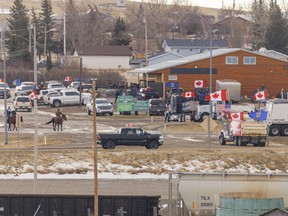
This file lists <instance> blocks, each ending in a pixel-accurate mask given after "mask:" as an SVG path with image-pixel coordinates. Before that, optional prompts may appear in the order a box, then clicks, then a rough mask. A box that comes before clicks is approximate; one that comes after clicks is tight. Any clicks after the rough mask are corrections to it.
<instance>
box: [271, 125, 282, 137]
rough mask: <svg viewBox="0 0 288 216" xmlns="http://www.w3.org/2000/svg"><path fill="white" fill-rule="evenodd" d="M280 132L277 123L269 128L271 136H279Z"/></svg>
mask: <svg viewBox="0 0 288 216" xmlns="http://www.w3.org/2000/svg"><path fill="white" fill-rule="evenodd" d="M279 134H280V128H279V127H278V126H277V125H272V126H271V127H270V129H269V135H270V136H278V135H279Z"/></svg>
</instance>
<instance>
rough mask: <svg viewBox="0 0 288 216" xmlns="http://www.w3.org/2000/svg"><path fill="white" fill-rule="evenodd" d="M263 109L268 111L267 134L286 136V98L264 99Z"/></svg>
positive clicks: (287, 104)
mask: <svg viewBox="0 0 288 216" xmlns="http://www.w3.org/2000/svg"><path fill="white" fill-rule="evenodd" d="M265 111H267V112H268V115H267V119H266V121H267V123H268V125H269V135H270V136H278V135H281V136H288V100H285V99H278V98H276V99H273V100H269V101H266V105H265Z"/></svg>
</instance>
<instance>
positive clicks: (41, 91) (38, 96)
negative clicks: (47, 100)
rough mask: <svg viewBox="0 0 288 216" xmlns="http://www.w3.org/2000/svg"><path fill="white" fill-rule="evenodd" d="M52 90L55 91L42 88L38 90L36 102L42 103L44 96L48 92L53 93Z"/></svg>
mask: <svg viewBox="0 0 288 216" xmlns="http://www.w3.org/2000/svg"><path fill="white" fill-rule="evenodd" d="M53 92H57V91H55V90H48V89H42V90H40V91H39V94H38V95H37V101H38V103H44V97H45V96H46V95H47V94H49V93H53Z"/></svg>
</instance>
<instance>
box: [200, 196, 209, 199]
mask: <svg viewBox="0 0 288 216" xmlns="http://www.w3.org/2000/svg"><path fill="white" fill-rule="evenodd" d="M200 198H201V200H210V196H201V197H200Z"/></svg>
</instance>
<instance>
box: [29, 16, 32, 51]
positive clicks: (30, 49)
mask: <svg viewBox="0 0 288 216" xmlns="http://www.w3.org/2000/svg"><path fill="white" fill-rule="evenodd" d="M28 25H29V26H28V31H29V53H31V51H32V48H31V44H32V43H31V39H32V38H31V16H30V12H29V24H28Z"/></svg>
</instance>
